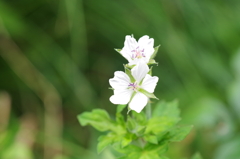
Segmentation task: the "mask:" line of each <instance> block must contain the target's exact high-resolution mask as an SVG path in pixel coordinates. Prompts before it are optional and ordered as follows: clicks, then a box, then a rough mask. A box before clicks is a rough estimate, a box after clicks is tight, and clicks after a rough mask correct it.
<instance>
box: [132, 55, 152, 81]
mask: <svg viewBox="0 0 240 159" xmlns="http://www.w3.org/2000/svg"><path fill="white" fill-rule="evenodd" d="M148 71H149V68H148V65H147V64H146V63H145V62H143V60H140V61H139V62H138V63H137V65H136V66H135V67H133V68H132V70H131V72H132V75H133V77H134V78H135V80H136V81H138V82H140V81H141V80H142V79H143V78H144V77H145V76H146V74H147V73H148Z"/></svg>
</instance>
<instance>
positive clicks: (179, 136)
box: [163, 126, 193, 141]
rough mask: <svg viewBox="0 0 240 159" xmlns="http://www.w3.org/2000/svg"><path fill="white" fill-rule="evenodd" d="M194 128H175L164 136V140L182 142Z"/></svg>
mask: <svg viewBox="0 0 240 159" xmlns="http://www.w3.org/2000/svg"><path fill="white" fill-rule="evenodd" d="M192 127H193V126H182V127H177V128H174V129H172V130H171V131H170V132H168V133H167V134H166V135H165V136H164V138H163V140H168V141H181V140H183V139H184V138H185V137H186V136H187V135H188V134H189V132H190V131H191V129H192Z"/></svg>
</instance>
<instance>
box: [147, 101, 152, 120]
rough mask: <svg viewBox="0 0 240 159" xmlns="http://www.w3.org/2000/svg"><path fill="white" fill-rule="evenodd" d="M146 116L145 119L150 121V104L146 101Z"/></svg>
mask: <svg viewBox="0 0 240 159" xmlns="http://www.w3.org/2000/svg"><path fill="white" fill-rule="evenodd" d="M146 115H147V119H150V118H151V117H152V110H151V104H150V102H149V101H148V104H147V106H146Z"/></svg>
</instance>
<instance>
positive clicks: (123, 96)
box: [110, 89, 133, 104]
mask: <svg viewBox="0 0 240 159" xmlns="http://www.w3.org/2000/svg"><path fill="white" fill-rule="evenodd" d="M132 93H133V90H130V89H123V90H114V95H112V96H111V97H110V101H111V102H112V103H113V104H127V103H128V102H129V101H130V98H131V96H132Z"/></svg>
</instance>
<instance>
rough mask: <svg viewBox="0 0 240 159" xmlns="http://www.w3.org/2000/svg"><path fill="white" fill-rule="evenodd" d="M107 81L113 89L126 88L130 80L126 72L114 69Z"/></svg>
mask: <svg viewBox="0 0 240 159" xmlns="http://www.w3.org/2000/svg"><path fill="white" fill-rule="evenodd" d="M109 83H110V85H111V86H112V88H114V89H126V88H127V87H128V85H129V83H131V82H130V78H129V77H128V75H127V74H126V73H124V72H122V71H116V72H115V73H114V77H113V78H111V79H110V80H109Z"/></svg>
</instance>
